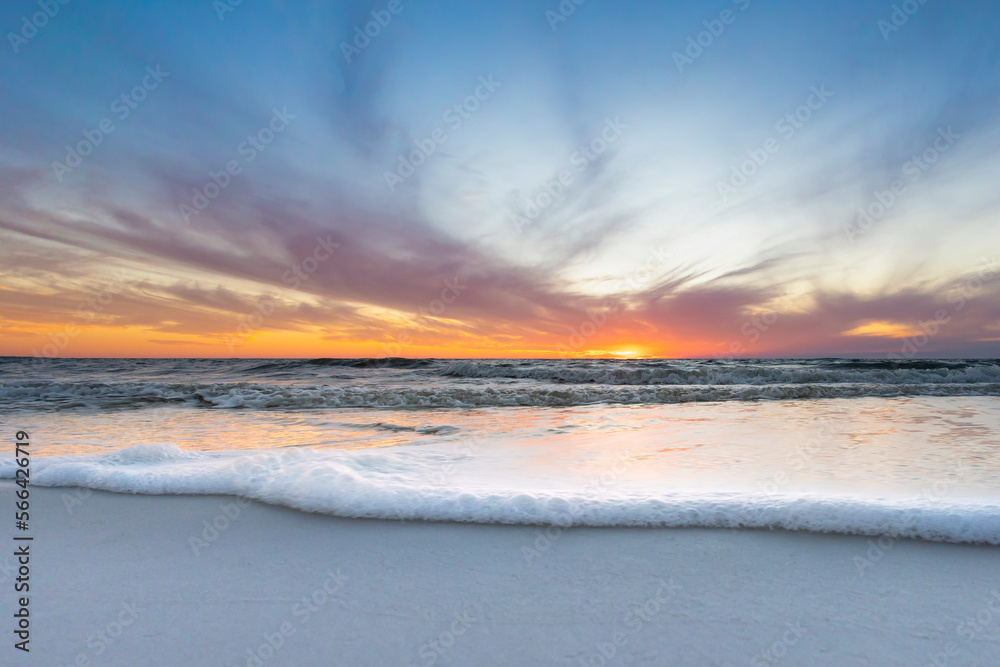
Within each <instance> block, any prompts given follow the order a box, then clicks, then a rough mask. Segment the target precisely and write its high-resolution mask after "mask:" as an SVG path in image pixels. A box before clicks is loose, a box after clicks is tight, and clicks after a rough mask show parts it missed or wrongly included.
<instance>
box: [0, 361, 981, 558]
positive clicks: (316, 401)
mask: <svg viewBox="0 0 1000 667" xmlns="http://www.w3.org/2000/svg"><path fill="white" fill-rule="evenodd" d="M998 397H1000V361H997V360H913V361H905V360H904V361H887V360H846V359H809V360H753V361H748V360H443V359H311V360H266V359H258V360H253V359H251V360H234V359H208V360H184V359H169V360H158V359H26V358H2V359H0V419H2V421H3V423H4V424H5V425H6V430H7V431H8V438H9V440H10V441H11V442H13V438H14V434H15V432H16V431H19V430H23V431H27V432H28V433H30V435H31V440H32V448H33V454H34V457H35V458H33V460H32V473H31V474H32V483H33V484H36V485H41V486H80V487H85V488H93V489H104V490H111V491H120V492H131V493H151V494H194V493H213V494H232V495H238V496H243V497H246V498H252V499H256V500H261V501H264V502H268V503H272V504H277V505H285V506H288V507H293V508H298V509H302V510H306V511H313V512H322V513H327V514H333V515H338V516H344V517H368V518H379V519H387V520H393V521H400V520H402V521H411V520H430V521H457V522H482V523H506V524H539V525H545V524H550V525H557V526H576V525H591V526H674V527H681V526H701V527H720V528H771V529H773V528H783V529H789V530H802V531H814V532H838V533H851V534H862V535H891V536H900V537H917V538H922V539H926V540H935V541H946V542H976V543H989V544H1000V496H998V490H1000V400H998ZM13 471H14V461H13V454H11V456H9V457H4V458H3V459H0V477H5V478H11V477H13V475H14V472H13Z"/></svg>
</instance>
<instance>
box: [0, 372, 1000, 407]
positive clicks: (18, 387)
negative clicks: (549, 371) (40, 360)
mask: <svg viewBox="0 0 1000 667" xmlns="http://www.w3.org/2000/svg"><path fill="white" fill-rule="evenodd" d="M860 396H1000V382H970V381H968V380H967V381H965V382H961V381H959V380H958V379H954V378H953V379H952V380H951V381H948V380H942V381H941V382H937V383H931V382H923V383H910V384H908V383H902V382H893V383H863V382H853V383H848V382H841V383H814V384H782V383H774V384H763V383H761V384H736V383H735V382H725V383H724V382H720V383H717V384H691V385H679V384H678V385H673V384H622V385H613V384H566V385H558V384H548V385H542V384H534V385H521V384H513V385H511V384H442V385H440V386H415V387H414V386H410V387H406V386H398V385H385V386H380V385H375V384H365V385H355V386H329V385H309V386H302V385H287V384H260V383H246V382H236V383H212V384H209V383H159V382H39V381H16V382H8V383H5V384H2V385H0V410H14V409H20V410H38V411H57V410H70V409H129V408H142V407H152V406H156V405H166V404H183V405H187V406H191V407H201V408H214V409H239V408H247V409H257V410H267V409H274V410H302V409H314V408H470V407H504V406H524V407H530V406H536V407H546V406H556V407H561V406H574V405H589V404H596V403H609V404H631V405H634V404H664V403H687V402H695V401H701V402H705V401H752V400H782V399H786V400H787V399H814V398H850V397H860Z"/></svg>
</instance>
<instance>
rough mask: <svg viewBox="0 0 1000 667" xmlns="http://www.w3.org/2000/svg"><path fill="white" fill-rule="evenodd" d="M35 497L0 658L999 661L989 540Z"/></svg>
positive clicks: (999, 562) (7, 501)
mask: <svg viewBox="0 0 1000 667" xmlns="http://www.w3.org/2000/svg"><path fill="white" fill-rule="evenodd" d="M16 488H17V487H15V486H14V485H13V484H12V483H11V482H9V481H4V482H0V496H2V499H0V503H2V504H0V506H4V507H10V508H13V505H14V497H13V495H14V491H15V489H16ZM31 503H32V512H31V531H30V534H32V535H33V536H34V541H33V542H32V543H31V563H30V567H31V573H30V577H31V580H30V585H31V593H30V613H31V643H30V647H31V653H30V654H23V653H22V652H20V651H17V650H14V648H13V643H14V641H16V640H15V639H14V638H13V635H12V634H11V632H10V630H7V631H6V632H5V636H6V638H7V639H6V641H5V644H6V645H5V646H4V647H3V649H2V650H0V656H2V659H0V663H2V664H32V665H70V664H73V665H129V666H134V665H190V666H197V665H226V666H232V665H240V666H241V667H242V666H258V667H261V666H264V665H267V666H271V665H296V666H309V665H494V664H503V665H603V664H617V665H772V664H784V665H869V664H870V665H904V664H905V665H926V664H931V665H935V664H936V665H946V664H947V665H974V664H976V665H988V664H997V663H998V662H1000V593H998V592H997V591H1000V548H998V547H987V546H974V545H955V544H942V543H931V542H919V541H912V540H899V541H892V540H890V539H888V538H882V540H881V545H882V546H881V547H880V546H878V541H877V540H873V539H872V538H868V537H858V536H843V535H817V534H807V533H790V532H783V531H773V532H770V531H750V530H739V531H734V530H708V529H638V528H574V529H569V530H559V529H549V535H548V536H545V531H546V529H544V528H539V527H532V526H501V525H473V524H444V523H420V522H406V523H403V522H390V521H374V520H353V519H340V518H335V517H329V516H323V515H317V514H306V513H302V512H298V511H294V510H290V509H286V508H282V507H272V506H267V505H263V504H260V503H250V502H247V501H238V500H237V499H235V498H229V497H219V496H141V495H120V494H112V493H105V492H89V491H86V490H81V489H66V488H41V487H32V489H31ZM206 522H207V523H206ZM8 523H10V522H5V524H8ZM213 523H214V524H215V525H216V526H217V527H218V528H219V530H217V529H216V528H215V527H211V528H210V527H209V526H211V525H212V524H213ZM10 532H11V528H10V527H8V526H7V525H5V527H4V538H5V542H6V544H7V545H11V544H15V543H14V542H12V541H11V536H10ZM13 550H14V549H13V547H9V546H8V547H7V548H5V549H4V551H5V552H7V554H12V552H13ZM7 554H5V557H4V558H2V559H0V567H2V570H0V576H2V577H3V579H4V581H3V583H2V584H0V586H2V587H3V590H4V596H3V600H4V602H3V605H4V609H3V613H4V616H5V617H6V618H7V619H8V623H7V625H8V626H10V625H11V621H10V619H11V614H13V613H14V606H15V603H14V600H13V592H12V587H13V583H14V582H13V581H12V579H13V577H15V576H17V574H16V570H15V567H16V566H15V567H12V565H13V563H14V559H13V557H12V556H11V555H7ZM991 607H992V609H991ZM993 609H996V610H997V611H996V612H994V611H993ZM977 617H978V620H976V619H977ZM970 619H971V620H972V623H971V624H970V622H969V621H970Z"/></svg>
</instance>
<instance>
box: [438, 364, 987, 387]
mask: <svg viewBox="0 0 1000 667" xmlns="http://www.w3.org/2000/svg"><path fill="white" fill-rule="evenodd" d="M441 374H442V375H445V376H450V377H456V378H507V379H525V380H538V381H543V382H560V383H568V384H588V383H593V384H612V385H658V384H662V385H741V384H753V385H766V384H816V383H823V384H858V383H865V384H893V385H902V384H969V383H998V382H1000V364H997V363H996V362H994V361H984V362H971V363H970V362H966V361H956V362H949V361H923V360H921V361H886V360H871V361H869V360H846V361H841V360H836V361H834V360H824V361H820V360H814V361H811V362H808V363H807V362H802V363H794V362H753V363H746V364H741V363H733V362H719V363H717V364H712V363H707V362H688V363H685V362H667V361H659V360H658V361H655V362H646V363H643V362H615V361H611V362H603V363H602V362H594V361H588V362H578V363H574V362H563V363H559V362H555V363H552V362H550V363H538V364H534V365H531V366H528V367H518V366H514V365H512V364H503V363H497V362H491V361H478V360H476V361H452V362H449V363H448V365H447V366H445V367H444V368H443V369H442V370H441Z"/></svg>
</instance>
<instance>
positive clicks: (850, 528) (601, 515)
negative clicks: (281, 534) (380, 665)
mask: <svg viewBox="0 0 1000 667" xmlns="http://www.w3.org/2000/svg"><path fill="white" fill-rule="evenodd" d="M471 459H472V457H469V456H468V455H465V454H462V453H461V452H458V451H455V450H453V449H448V448H444V447H440V448H435V447H420V448H386V449H379V450H369V451H345V450H313V449H291V450H267V451H256V452H233V451H227V452H196V451H187V450H183V449H181V448H179V447H177V446H175V445H170V444H157V445H138V446H133V447H129V448H126V449H122V450H118V451H115V452H112V453H108V454H101V455H96V456H86V457H51V458H37V459H35V460H34V461H33V462H32V473H31V474H32V477H31V481H32V483H33V484H35V485H39V486H80V487H87V488H92V489H103V490H107V491H117V492H127V493H143V494H227V495H239V496H244V497H248V498H252V499H256V500H259V501H262V502H266V503H271V504H276V505H284V506H287V507H291V508H296V509H300V510H305V511H309V512H320V513H326V514H332V515H336V516H343V517H364V518H377V519H396V520H398V519H412V520H429V521H458V522H478V523H504V524H552V525H559V526H579V525H586V526H670V527H687V526H698V527H718V528H783V529H788V530H802V531H814V532H835V533H850V534H862V535H892V536H899V537H913V538H922V539H927V540H934V541H943V542H974V543H987V544H1000V505H996V504H990V503H976V502H971V501H963V502H960V501H957V500H948V501H943V500H941V499H900V498H868V497H860V496H843V495H841V496H822V495H816V494H772V495H767V494H764V493H753V492H749V493H740V492H725V493H722V492H688V491H683V492H682V491H670V490H665V491H663V492H658V493H655V494H650V493H648V492H645V493H628V492H627V491H626V490H622V492H621V493H582V492H580V491H579V490H575V491H574V490H558V489H557V490H551V489H548V490H538V491H534V490H532V489H530V488H528V487H526V486H525V485H523V484H519V483H517V482H518V481H517V480H504V479H503V478H502V475H497V474H494V472H493V471H491V470H488V469H480V470H479V472H478V474H473V475H468V474H463V475H455V476H453V477H451V478H448V479H446V480H442V479H441V477H440V472H441V471H442V470H444V469H448V468H449V467H454V466H456V465H457V466H462V464H463V462H466V463H467V462H469V461H470V460H471ZM466 467H467V468H470V469H472V470H475V467H474V466H471V467H470V466H466ZM466 472H467V471H466ZM13 476H14V464H13V462H12V461H10V460H9V459H5V460H3V461H0V478H11V477H13Z"/></svg>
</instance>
